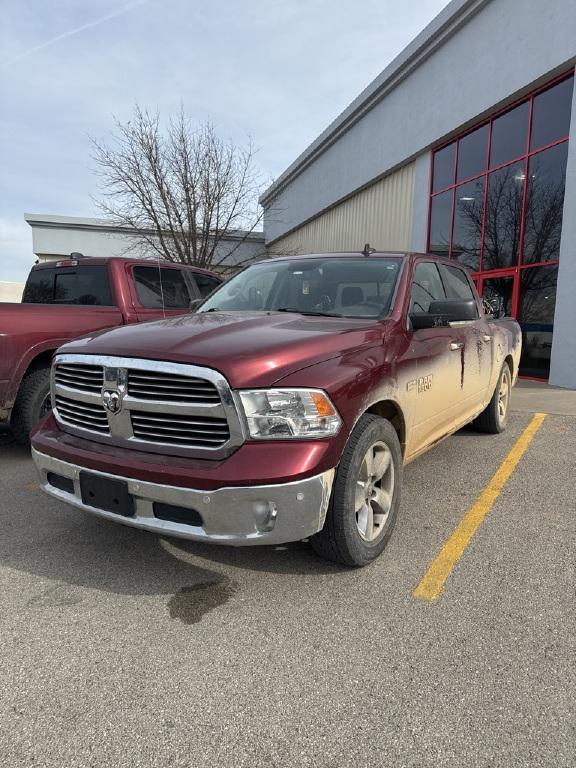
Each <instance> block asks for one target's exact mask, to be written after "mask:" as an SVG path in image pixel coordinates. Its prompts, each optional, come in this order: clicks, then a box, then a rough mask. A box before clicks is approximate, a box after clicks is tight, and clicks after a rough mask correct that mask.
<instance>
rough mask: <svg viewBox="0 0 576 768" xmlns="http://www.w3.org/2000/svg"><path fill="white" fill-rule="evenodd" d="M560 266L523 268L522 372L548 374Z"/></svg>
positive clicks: (521, 281) (525, 373)
mask: <svg viewBox="0 0 576 768" xmlns="http://www.w3.org/2000/svg"><path fill="white" fill-rule="evenodd" d="M557 281H558V267H557V266H554V267H529V268H528V269H523V270H521V272H520V304H519V318H518V321H519V323H520V327H521V328H522V357H521V360H520V373H521V374H522V375H523V376H534V377H543V378H547V377H548V373H549V371H550V352H551V350H552V332H553V330H554V309H555V306H556V283H557Z"/></svg>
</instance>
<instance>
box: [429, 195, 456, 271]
mask: <svg viewBox="0 0 576 768" xmlns="http://www.w3.org/2000/svg"><path fill="white" fill-rule="evenodd" d="M453 194H454V193H453V192H452V191H450V192H442V194H440V195H435V196H434V197H433V198H432V207H431V209H430V245H429V249H428V250H429V251H430V252H431V253H437V254H439V255H440V256H448V251H449V248H450V228H451V226H452V197H453Z"/></svg>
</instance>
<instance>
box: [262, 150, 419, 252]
mask: <svg viewBox="0 0 576 768" xmlns="http://www.w3.org/2000/svg"><path fill="white" fill-rule="evenodd" d="M414 168H415V163H409V164H408V165H405V166H404V167H403V168H400V169H399V170H398V171H396V172H395V173H392V174H390V175H389V176H386V177H385V178H383V179H381V180H380V181H377V182H376V183H375V184H372V185H371V186H369V187H367V188H366V189H363V190H361V191H360V192H358V193H357V194H356V195H354V196H353V197H350V198H348V199H347V200H344V201H343V202H342V203H340V204H338V205H336V206H334V208H330V209H329V210H328V211H325V212H324V213H322V214H320V215H319V216H317V217H316V218H315V219H312V220H311V221H309V222H307V223H306V224H304V225H303V226H302V227H299V228H298V229H297V230H295V231H294V232H291V233H290V234H288V235H287V236H286V237H283V238H280V239H279V240H277V241H276V242H275V243H272V244H271V245H270V251H271V253H275V254H281V253H306V252H308V253H314V252H324V251H346V250H352V251H359V250H362V248H363V247H364V244H365V243H370V245H371V246H372V247H374V248H376V249H378V250H409V248H410V242H411V232H412V198H413V192H414Z"/></svg>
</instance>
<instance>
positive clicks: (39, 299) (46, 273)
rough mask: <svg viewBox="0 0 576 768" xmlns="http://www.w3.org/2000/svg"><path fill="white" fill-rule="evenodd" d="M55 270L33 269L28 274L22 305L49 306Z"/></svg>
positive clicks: (52, 293)
mask: <svg viewBox="0 0 576 768" xmlns="http://www.w3.org/2000/svg"><path fill="white" fill-rule="evenodd" d="M55 272H56V270H55V269H34V270H32V272H30V275H29V277H28V280H27V281H26V287H25V288H24V294H23V296H22V303H23V304H51V303H52V299H53V298H54V273H55Z"/></svg>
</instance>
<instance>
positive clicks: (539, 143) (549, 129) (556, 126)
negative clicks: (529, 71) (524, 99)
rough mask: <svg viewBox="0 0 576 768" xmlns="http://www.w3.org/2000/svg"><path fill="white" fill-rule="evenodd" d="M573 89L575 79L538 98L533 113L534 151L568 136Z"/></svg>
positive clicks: (559, 84) (531, 144) (562, 83)
mask: <svg viewBox="0 0 576 768" xmlns="http://www.w3.org/2000/svg"><path fill="white" fill-rule="evenodd" d="M573 88H574V78H573V77H570V78H568V80H563V81H562V82H561V83H558V85H555V86H554V87H553V88H550V89H549V90H548V91H544V93H541V94H540V95H539V96H536V98H535V99H534V107H533V111H532V139H531V142H530V146H531V147H532V149H537V148H538V147H543V146H545V145H546V144H550V143H551V142H553V141H556V140H557V139H562V138H564V137H565V136H568V133H569V131H570V114H571V112H572V90H573Z"/></svg>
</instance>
